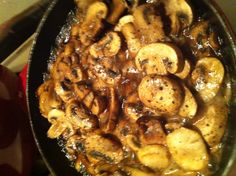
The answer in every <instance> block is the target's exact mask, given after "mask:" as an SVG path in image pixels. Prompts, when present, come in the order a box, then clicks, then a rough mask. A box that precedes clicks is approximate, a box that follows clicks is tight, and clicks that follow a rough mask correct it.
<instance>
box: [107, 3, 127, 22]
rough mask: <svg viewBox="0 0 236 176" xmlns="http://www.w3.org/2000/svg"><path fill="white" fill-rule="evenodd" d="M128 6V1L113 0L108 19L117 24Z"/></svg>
mask: <svg viewBox="0 0 236 176" xmlns="http://www.w3.org/2000/svg"><path fill="white" fill-rule="evenodd" d="M126 8H127V4H126V1H123V0H122V1H121V0H112V6H111V12H110V14H109V16H108V17H107V21H108V22H109V23H111V24H115V23H116V22H117V21H118V19H119V17H120V16H121V15H122V13H123V12H124V11H125V9H126Z"/></svg>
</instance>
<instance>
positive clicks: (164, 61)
mask: <svg viewBox="0 0 236 176" xmlns="http://www.w3.org/2000/svg"><path fill="white" fill-rule="evenodd" d="M135 64H136V66H137V68H138V69H139V70H140V71H144V72H145V73H147V74H159V75H166V74H168V72H169V73H172V74H174V73H176V72H178V71H180V70H182V69H183V58H182V53H181V51H180V50H179V49H178V48H177V47H176V46H173V45H170V44H165V43H153V44H149V45H146V46H144V47H142V48H141V49H140V50H139V52H138V54H137V55H136V57H135Z"/></svg>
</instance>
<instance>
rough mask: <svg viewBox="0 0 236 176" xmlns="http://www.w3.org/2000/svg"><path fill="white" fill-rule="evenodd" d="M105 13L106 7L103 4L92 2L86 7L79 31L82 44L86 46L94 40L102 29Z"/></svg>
mask: <svg viewBox="0 0 236 176" xmlns="http://www.w3.org/2000/svg"><path fill="white" fill-rule="evenodd" d="M107 11H108V9H107V6H106V4H105V3H103V2H94V3H92V4H91V5H90V6H89V7H88V10H87V13H86V16H85V20H84V21H83V23H82V24H81V27H80V30H79V36H80V40H81V42H82V44H84V45H85V46H88V45H90V44H91V43H92V42H93V41H94V40H95V37H96V36H97V35H98V33H99V32H100V31H101V29H102V28H103V22H102V20H103V19H105V18H106V16H107Z"/></svg>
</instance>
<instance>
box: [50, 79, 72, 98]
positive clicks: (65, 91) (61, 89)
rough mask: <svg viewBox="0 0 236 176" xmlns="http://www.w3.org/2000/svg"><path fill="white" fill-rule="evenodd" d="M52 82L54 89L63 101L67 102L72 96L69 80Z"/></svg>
mask: <svg viewBox="0 0 236 176" xmlns="http://www.w3.org/2000/svg"><path fill="white" fill-rule="evenodd" d="M54 84H55V87H54V91H55V92H56V94H57V95H58V96H59V97H60V98H61V99H62V100H63V101H64V102H68V101H69V100H71V99H73V98H74V94H73V87H72V84H71V83H70V82H67V81H66V80H63V81H59V80H56V81H55V83H54Z"/></svg>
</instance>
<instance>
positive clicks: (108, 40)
mask: <svg viewBox="0 0 236 176" xmlns="http://www.w3.org/2000/svg"><path fill="white" fill-rule="evenodd" d="M120 47H121V40H120V37H119V35H118V34H117V33H116V32H109V33H107V34H106V35H105V36H104V37H103V38H102V39H101V40H99V41H98V42H97V43H94V44H93V45H92V46H91V47H90V50H89V51H90V54H91V55H92V56H93V57H94V58H102V57H112V56H115V55H116V54H117V53H118V51H119V50H120Z"/></svg>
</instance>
